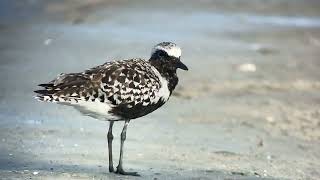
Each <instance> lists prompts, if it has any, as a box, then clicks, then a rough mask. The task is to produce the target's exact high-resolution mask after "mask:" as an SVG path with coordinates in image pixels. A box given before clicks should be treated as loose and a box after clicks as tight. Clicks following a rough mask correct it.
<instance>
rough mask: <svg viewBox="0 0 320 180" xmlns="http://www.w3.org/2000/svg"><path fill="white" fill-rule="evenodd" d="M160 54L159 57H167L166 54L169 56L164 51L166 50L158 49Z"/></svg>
mask: <svg viewBox="0 0 320 180" xmlns="http://www.w3.org/2000/svg"><path fill="white" fill-rule="evenodd" d="M158 56H159V57H165V56H167V53H166V52H164V51H158Z"/></svg>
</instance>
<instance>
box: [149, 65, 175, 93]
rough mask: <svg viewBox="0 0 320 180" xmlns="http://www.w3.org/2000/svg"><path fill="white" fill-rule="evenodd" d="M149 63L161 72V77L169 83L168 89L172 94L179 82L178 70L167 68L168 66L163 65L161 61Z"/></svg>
mask: <svg viewBox="0 0 320 180" xmlns="http://www.w3.org/2000/svg"><path fill="white" fill-rule="evenodd" d="M149 62H150V64H151V65H152V66H153V67H155V68H156V69H157V70H158V71H159V73H160V75H161V76H162V77H163V78H165V79H166V80H167V81H168V89H169V91H170V94H171V93H172V91H173V90H174V89H175V87H176V85H177V84H178V81H179V79H178V76H177V72H176V69H175V70H171V69H170V68H167V67H168V66H166V65H165V64H163V63H161V61H159V60H152V59H150V61H149Z"/></svg>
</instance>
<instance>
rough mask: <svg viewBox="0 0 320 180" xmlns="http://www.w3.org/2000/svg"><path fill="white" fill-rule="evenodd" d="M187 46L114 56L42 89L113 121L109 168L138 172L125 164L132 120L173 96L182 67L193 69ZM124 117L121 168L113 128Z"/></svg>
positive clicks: (47, 97)
mask: <svg viewBox="0 0 320 180" xmlns="http://www.w3.org/2000/svg"><path fill="white" fill-rule="evenodd" d="M180 57H181V49H180V47H178V46H177V45H176V44H175V43H172V42H162V43H159V44H157V45H155V46H154V47H153V49H152V53H151V57H150V59H149V60H148V61H147V60H144V59H140V58H134V59H126V60H119V61H110V62H106V63H105V64H102V65H99V66H96V67H93V68H91V69H88V70H85V71H84V72H80V73H68V74H64V73H62V74H60V75H59V76H58V77H56V78H55V79H54V80H52V81H50V82H49V83H45V84H39V86H41V87H43V88H42V89H41V90H36V91H34V92H35V93H37V95H36V98H37V99H38V100H40V101H47V102H56V103H58V104H63V105H68V106H72V107H74V108H76V109H77V110H79V111H80V112H81V113H82V114H84V115H88V116H91V117H93V118H96V119H99V120H104V121H109V123H110V124H109V130H108V135H107V137H108V151H109V172H114V173H117V174H123V175H133V176H138V175H139V174H138V173H137V172H126V171H124V169H123V163H122V159H123V144H124V141H125V140H126V132H127V126H128V124H129V122H130V120H132V119H136V118H139V117H142V116H145V115H147V114H149V113H151V112H153V111H154V110H156V109H158V108H159V107H161V106H162V105H163V104H164V103H166V102H167V101H168V100H169V97H170V95H171V94H172V91H173V90H174V89H175V87H176V85H177V84H178V76H177V69H178V68H180V69H183V70H188V68H187V66H186V65H184V64H183V63H182V62H181V61H180ZM115 121H124V126H123V129H122V132H121V144H120V158H119V164H118V166H117V169H116V171H114V168H113V160H112V140H113V134H112V127H113V123H114V122H115Z"/></svg>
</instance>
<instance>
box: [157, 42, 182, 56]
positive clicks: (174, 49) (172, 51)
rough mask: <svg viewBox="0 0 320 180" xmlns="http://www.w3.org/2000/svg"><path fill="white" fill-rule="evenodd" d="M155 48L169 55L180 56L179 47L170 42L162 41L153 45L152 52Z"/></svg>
mask: <svg viewBox="0 0 320 180" xmlns="http://www.w3.org/2000/svg"><path fill="white" fill-rule="evenodd" d="M157 50H163V51H165V52H166V53H167V54H168V55H169V56H173V57H176V58H178V57H180V56H181V48H180V47H179V46H177V45H176V44H175V43H172V42H162V43H159V44H157V45H156V46H154V48H153V49H152V54H153V53H155V52H156V51H157Z"/></svg>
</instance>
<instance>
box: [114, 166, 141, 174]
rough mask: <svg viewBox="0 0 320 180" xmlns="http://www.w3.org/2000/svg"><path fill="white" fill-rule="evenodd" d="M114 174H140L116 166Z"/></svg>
mask: <svg viewBox="0 0 320 180" xmlns="http://www.w3.org/2000/svg"><path fill="white" fill-rule="evenodd" d="M115 173H116V174H121V175H127V176H140V174H138V173H137V172H126V171H124V170H123V169H122V168H119V167H117V171H116V172H115Z"/></svg>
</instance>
